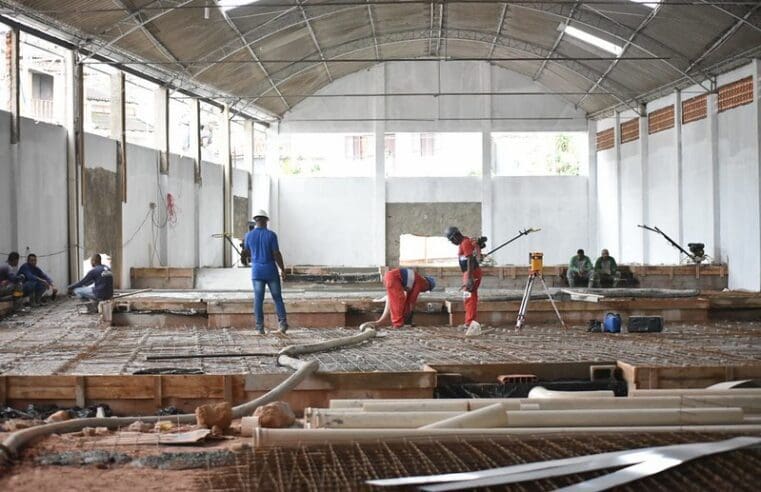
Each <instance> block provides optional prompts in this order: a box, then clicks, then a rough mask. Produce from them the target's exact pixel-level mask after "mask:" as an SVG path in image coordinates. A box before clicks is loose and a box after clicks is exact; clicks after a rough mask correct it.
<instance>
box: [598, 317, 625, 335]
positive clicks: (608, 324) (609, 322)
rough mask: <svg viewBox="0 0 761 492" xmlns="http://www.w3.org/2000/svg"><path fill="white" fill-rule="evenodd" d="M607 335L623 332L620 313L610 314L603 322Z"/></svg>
mask: <svg viewBox="0 0 761 492" xmlns="http://www.w3.org/2000/svg"><path fill="white" fill-rule="evenodd" d="M602 324H603V328H604V331H605V333H620V332H621V315H620V314H618V313H608V314H606V315H605V319H604V320H603V322H602Z"/></svg>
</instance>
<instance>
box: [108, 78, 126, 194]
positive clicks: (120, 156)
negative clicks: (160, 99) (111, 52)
mask: <svg viewBox="0 0 761 492" xmlns="http://www.w3.org/2000/svg"><path fill="white" fill-rule="evenodd" d="M125 88H126V86H125V77H124V72H117V73H115V74H113V75H111V138H112V139H113V140H115V141H116V170H117V173H118V174H119V187H120V188H119V191H120V195H121V200H122V202H123V203H127V119H126V111H125V107H126V104H125V103H126V101H125Z"/></svg>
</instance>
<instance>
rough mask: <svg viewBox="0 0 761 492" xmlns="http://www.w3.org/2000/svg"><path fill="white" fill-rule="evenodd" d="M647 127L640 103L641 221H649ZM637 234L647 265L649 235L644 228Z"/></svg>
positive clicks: (645, 114) (644, 109)
mask: <svg viewBox="0 0 761 492" xmlns="http://www.w3.org/2000/svg"><path fill="white" fill-rule="evenodd" d="M647 130H648V128H647V107H646V106H645V105H644V104H642V105H640V117H639V157H640V159H639V165H640V171H641V172H642V217H641V221H642V222H641V223H643V224H644V223H646V221H647V222H651V220H650V205H649V197H648V195H649V194H650V183H649V179H650V172H649V170H648V165H649V158H650V156H649V147H648V141H649V139H648V137H649V136H650V134H649V133H648V131H647ZM637 234H639V236H640V237H639V238H638V239H639V240H640V241H641V244H642V258H641V260H642V263H643V264H645V265H647V264H648V263H649V262H650V236H649V235H648V234H645V230H644V229H641V228H637Z"/></svg>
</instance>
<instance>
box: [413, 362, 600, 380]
mask: <svg viewBox="0 0 761 492" xmlns="http://www.w3.org/2000/svg"><path fill="white" fill-rule="evenodd" d="M613 364H615V361H610V360H600V361H585V362H511V363H495V364H428V367H431V368H433V369H435V370H436V371H437V372H439V373H459V374H462V376H463V377H464V378H467V379H469V380H471V381H473V382H479V383H492V382H496V381H497V376H500V375H503V374H534V375H536V376H538V377H539V378H541V379H560V378H581V379H587V378H589V367H590V366H592V365H613Z"/></svg>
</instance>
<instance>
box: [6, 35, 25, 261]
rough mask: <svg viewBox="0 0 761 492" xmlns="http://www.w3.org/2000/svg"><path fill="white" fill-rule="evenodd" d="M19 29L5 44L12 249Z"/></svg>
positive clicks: (13, 241) (15, 210)
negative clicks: (8, 84)
mask: <svg viewBox="0 0 761 492" xmlns="http://www.w3.org/2000/svg"><path fill="white" fill-rule="evenodd" d="M19 36H20V33H19V29H18V27H13V28H11V30H10V31H8V32H7V33H6V35H5V39H4V40H3V42H4V43H5V68H6V70H7V72H6V74H5V75H6V76H7V77H8V80H10V87H9V88H8V89H9V92H8V96H9V100H8V109H9V111H10V144H11V147H10V153H11V155H10V156H8V157H9V159H10V166H9V168H10V176H8V180H9V181H10V183H11V187H10V196H9V197H8V198H9V208H10V210H9V212H10V216H11V224H10V229H9V230H8V231H7V234H8V235H9V236H10V243H11V249H12V250H17V249H18V241H19V237H18V224H19V216H18V213H19V210H18V205H17V203H18V191H19V188H20V185H19V182H18V180H19V171H18V169H17V167H18V160H19V159H18V154H19V141H20V136H21V113H20V111H21V98H20V94H21V90H20V84H19V82H20V75H19V49H20V47H19Z"/></svg>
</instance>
